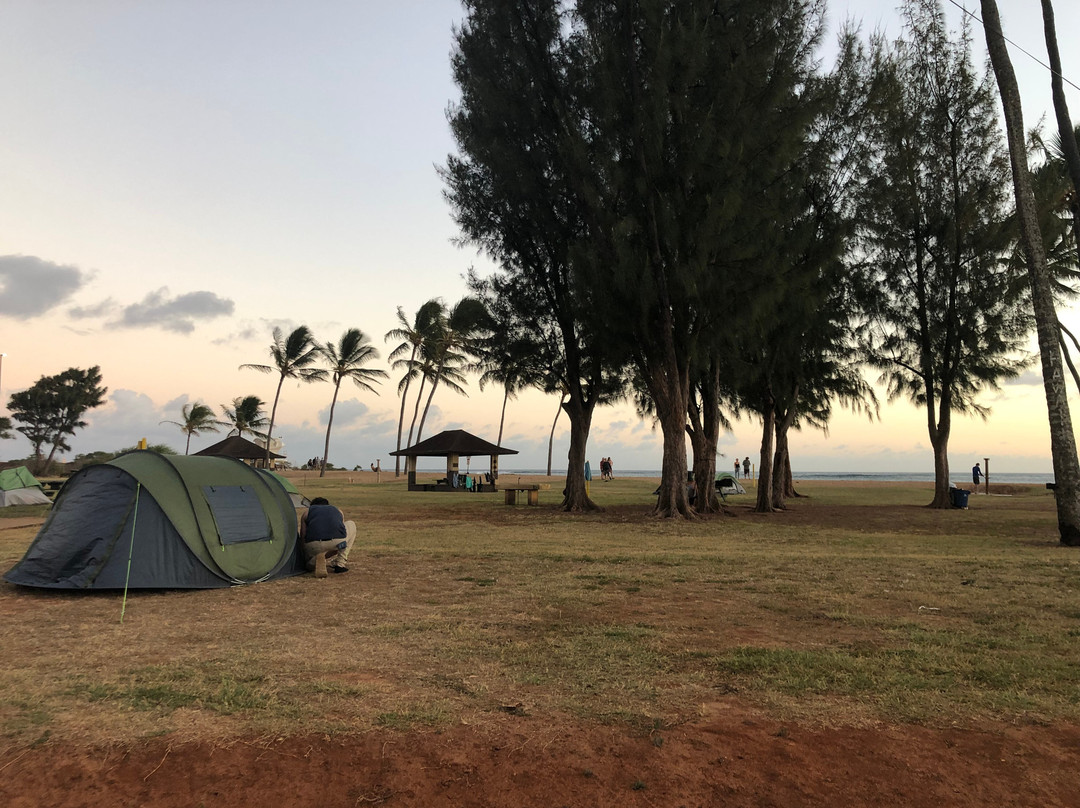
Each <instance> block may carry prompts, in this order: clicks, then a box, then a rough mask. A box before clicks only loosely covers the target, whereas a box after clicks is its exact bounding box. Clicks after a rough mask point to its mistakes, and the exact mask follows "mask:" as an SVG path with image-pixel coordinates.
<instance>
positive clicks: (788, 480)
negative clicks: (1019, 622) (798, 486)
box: [784, 449, 802, 499]
mask: <svg viewBox="0 0 1080 808" xmlns="http://www.w3.org/2000/svg"><path fill="white" fill-rule="evenodd" d="M784 496H785V497H786V498H788V499H792V498H799V497H801V496H802V494H800V493H799V492H798V491H796V490H795V478H794V477H793V476H792V475H791V450H790V449H788V450H787V451H785V452H784Z"/></svg>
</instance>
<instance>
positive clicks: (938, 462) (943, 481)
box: [929, 396, 952, 508]
mask: <svg viewBox="0 0 1080 808" xmlns="http://www.w3.org/2000/svg"><path fill="white" fill-rule="evenodd" d="M939 406H940V417H939V418H938V421H937V426H936V428H934V429H933V430H931V431H930V446H931V447H932V448H933V450H934V499H933V501H932V502H931V503H930V506H929V507H931V508H951V507H952V500H951V499H950V498H949V487H950V481H949V437H950V435H951V434H952V409H951V408H950V405H949V402H948V401H947V400H946V397H945V396H942V399H941V404H940V405H939Z"/></svg>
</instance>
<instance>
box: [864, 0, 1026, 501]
mask: <svg viewBox="0 0 1080 808" xmlns="http://www.w3.org/2000/svg"><path fill="white" fill-rule="evenodd" d="M902 13H903V16H904V20H905V34H904V36H903V37H902V38H901V39H900V40H898V41H897V42H896V43H894V44H892V45H888V44H886V43H883V42H880V41H879V42H878V43H877V47H876V54H875V59H876V70H877V75H876V76H875V96H874V99H873V103H872V104H871V105H870V116H869V118H870V129H869V135H868V136H869V137H870V139H871V142H872V143H873V146H874V149H875V154H874V157H873V162H872V164H871V166H870V170H869V171H868V173H867V175H866V180H865V183H864V185H863V189H864V192H865V193H864V196H863V205H862V207H861V210H860V214H861V216H860V218H861V221H862V223H863V239H862V246H863V248H864V249H865V250H866V252H867V254H868V256H869V261H868V264H867V266H868V269H869V272H870V280H871V282H872V284H873V286H874V287H875V288H876V290H877V296H876V299H875V300H874V301H873V302H872V304H871V305H870V307H869V311H870V314H871V317H872V323H873V329H872V331H871V335H870V336H871V340H870V345H869V357H870V362H871V364H872V365H873V366H875V367H877V368H878V369H879V370H880V371H881V373H882V376H881V381H882V382H884V383H885V384H886V385H887V389H888V393H889V396H890V398H897V397H905V398H909V399H910V400H911V401H912V402H913V403H914V404H916V405H917V406H919V407H922V408H923V410H924V412H925V415H926V424H927V432H928V435H929V439H930V443H931V446H932V447H933V454H934V497H933V501H932V502H931V503H930V505H931V506H932V507H938V508H947V507H949V506H950V501H949V458H948V446H949V438H950V435H951V431H952V417H953V414H954V413H961V412H963V413H972V414H975V415H978V416H982V417H985V416H986V414H987V413H988V410H987V409H986V408H985V407H983V406H982V405H980V404H979V403H978V402H977V401H976V397H977V395H978V393H979V392H981V391H983V390H985V389H987V388H990V389H993V388H994V387H996V385H997V383H998V381H999V380H1000V379H1003V378H1009V377H1011V376H1015V375H1017V373H1018V372H1019V370H1020V369H1021V368H1022V367H1023V366H1024V358H1023V356H1022V354H1023V347H1024V344H1025V340H1026V336H1027V334H1028V332H1029V329H1030V321H1029V318H1028V317H1027V316H1026V315H1025V312H1024V310H1023V308H1022V306H1021V305H1020V303H1021V298H1020V296H1019V295H1018V294H1017V293H1016V292H1017V290H1016V284H1014V283H1013V282H1012V277H1011V273H1010V272H1009V268H1008V262H1007V256H1008V252H1009V246H1010V244H1011V240H1012V238H1013V233H1012V231H1011V230H1010V228H1009V226H1008V224H1009V222H1010V215H1009V214H1010V211H1009V207H1008V182H1009V176H1008V162H1007V153H1006V152H1005V148H1004V143H1003V140H1002V137H1001V132H1000V129H999V127H998V122H997V121H998V119H997V110H996V105H995V99H994V93H993V84H992V81H991V77H990V76H989V75H987V74H980V73H978V72H976V70H975V69H974V67H973V65H972V59H971V34H970V29H969V27H968V26H967V24H966V23H965V24H964V27H963V28H962V29H961V30H960V31H959V33H958V34H956V35H955V36H954V35H950V33H949V31H948V29H947V26H946V23H945V19H944V12H943V10H942V6H941V3H940V2H939V0H907V2H905V4H904V5H903V7H902Z"/></svg>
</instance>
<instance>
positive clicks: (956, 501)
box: [949, 488, 971, 508]
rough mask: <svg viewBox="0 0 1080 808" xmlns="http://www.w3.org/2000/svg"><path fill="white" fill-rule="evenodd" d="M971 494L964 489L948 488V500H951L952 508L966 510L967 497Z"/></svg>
mask: <svg viewBox="0 0 1080 808" xmlns="http://www.w3.org/2000/svg"><path fill="white" fill-rule="evenodd" d="M970 495H971V492H970V491H968V490H967V489H965V488H950V489H949V499H951V500H952V506H953V507H954V508H966V507H967V506H968V497H969V496H970Z"/></svg>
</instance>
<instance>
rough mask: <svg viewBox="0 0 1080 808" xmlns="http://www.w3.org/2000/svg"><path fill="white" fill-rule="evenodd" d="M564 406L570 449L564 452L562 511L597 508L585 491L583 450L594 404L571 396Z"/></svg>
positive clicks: (587, 437)
mask: <svg viewBox="0 0 1080 808" xmlns="http://www.w3.org/2000/svg"><path fill="white" fill-rule="evenodd" d="M565 406H566V415H567V417H569V419H570V449H569V451H568V452H567V454H566V462H567V466H566V493H565V495H564V496H563V503H562V507H563V510H564V511H570V512H580V511H595V510H599V508H598V507H597V505H596V503H595V502H593V501H592V499H590V498H589V495H588V494H587V493H586V492H585V452H586V447H587V444H588V442H589V430H590V429H591V428H592V416H593V410H594V409H595V407H596V404H595V402H583V401H579V400H578V399H576V398H574V397H573V396H571V397H570V399H569V400H568V401H567V402H566V405H565ZM552 430H554V425H553V426H552Z"/></svg>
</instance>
